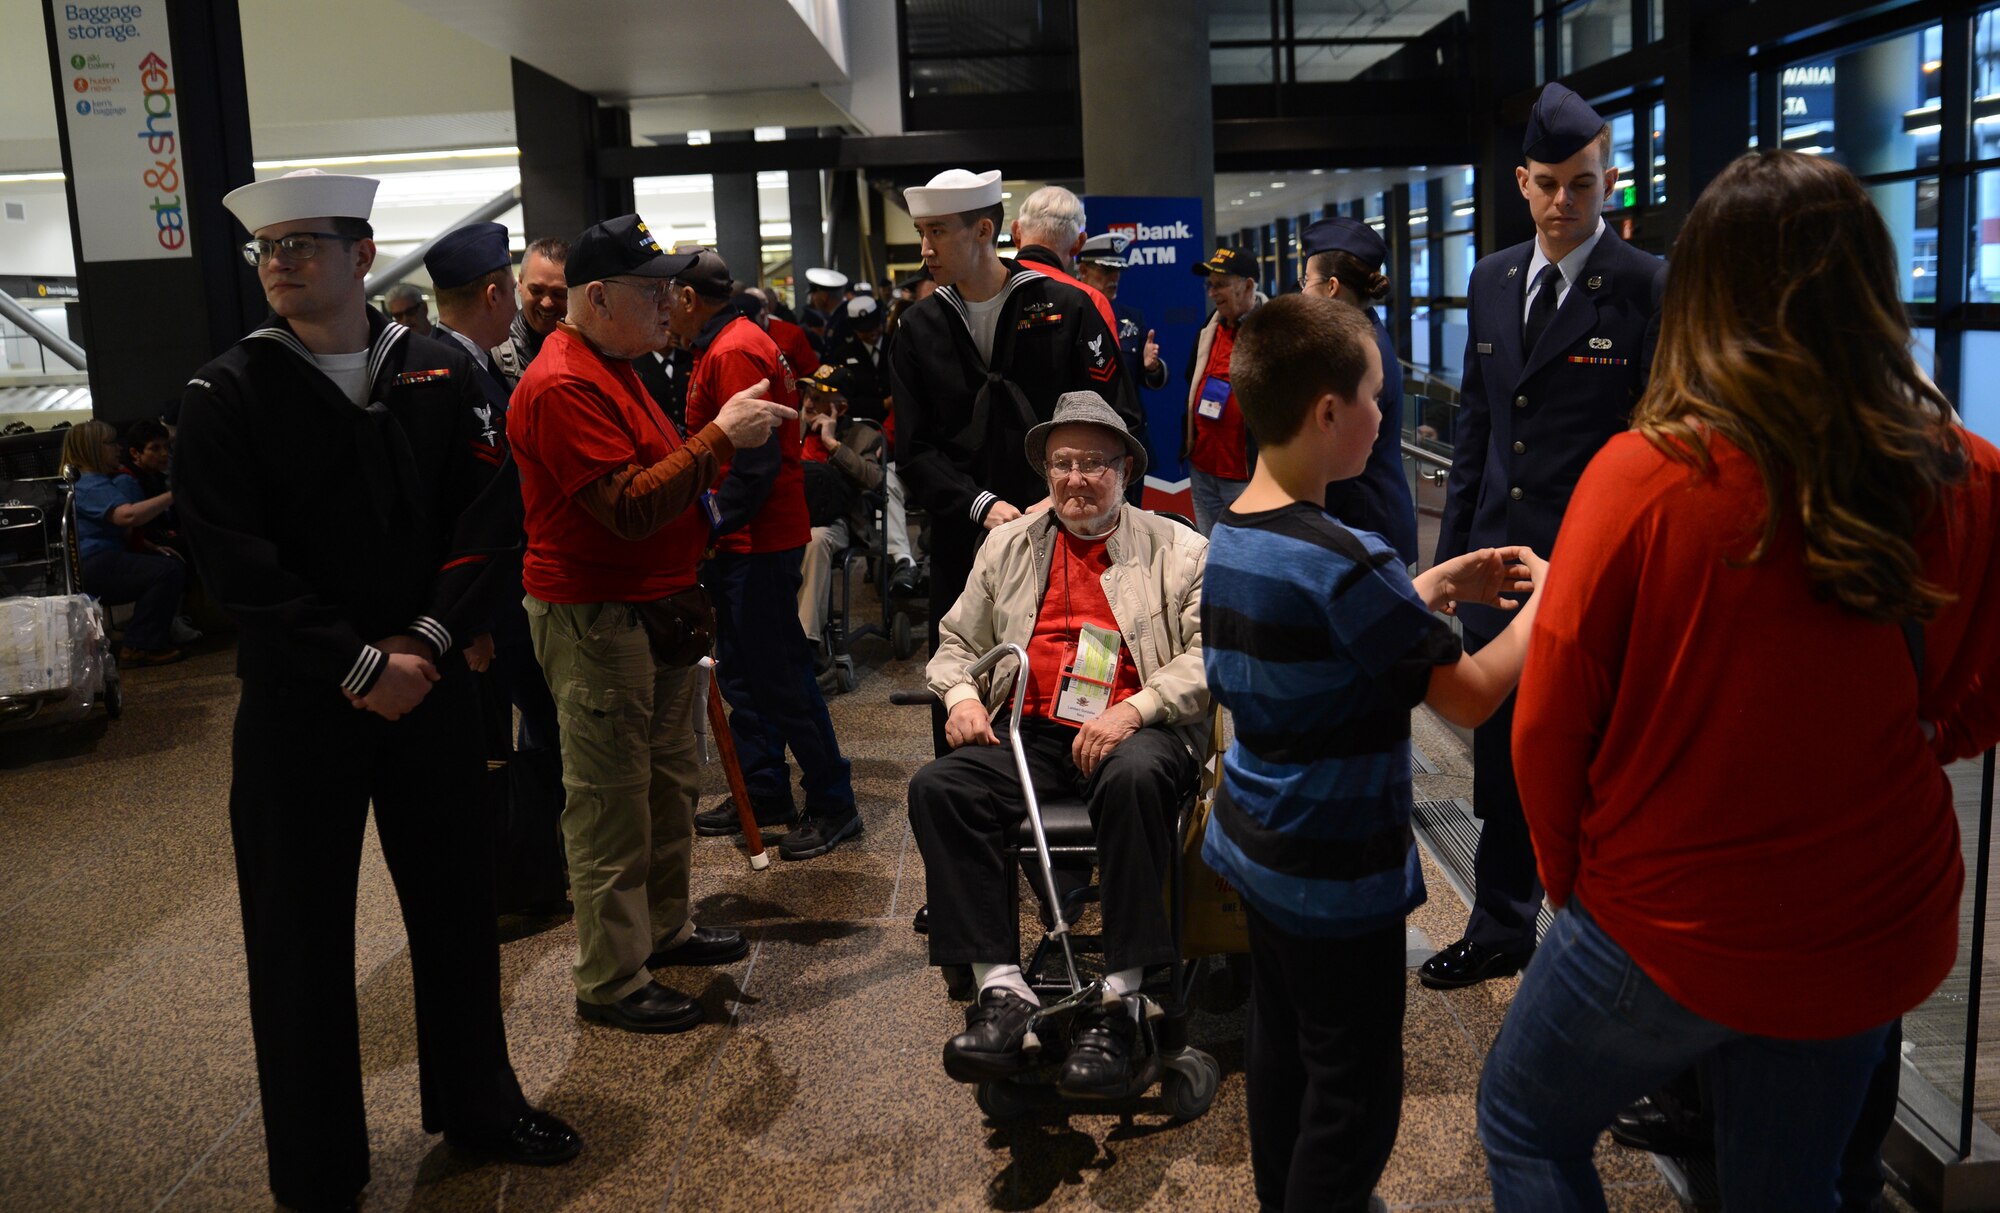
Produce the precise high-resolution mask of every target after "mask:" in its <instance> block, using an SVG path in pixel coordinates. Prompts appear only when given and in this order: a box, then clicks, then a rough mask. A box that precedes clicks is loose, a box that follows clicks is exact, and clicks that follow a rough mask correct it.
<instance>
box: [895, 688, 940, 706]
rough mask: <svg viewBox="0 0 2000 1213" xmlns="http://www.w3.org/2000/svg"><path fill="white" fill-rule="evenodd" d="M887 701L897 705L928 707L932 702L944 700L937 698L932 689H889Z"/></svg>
mask: <svg viewBox="0 0 2000 1213" xmlns="http://www.w3.org/2000/svg"><path fill="white" fill-rule="evenodd" d="M889 702H890V703H893V704H895V705H897V706H898V707H905V708H910V707H929V706H931V705H932V704H936V703H942V702H944V701H943V700H941V699H939V698H938V697H937V694H936V692H933V691H891V692H889Z"/></svg>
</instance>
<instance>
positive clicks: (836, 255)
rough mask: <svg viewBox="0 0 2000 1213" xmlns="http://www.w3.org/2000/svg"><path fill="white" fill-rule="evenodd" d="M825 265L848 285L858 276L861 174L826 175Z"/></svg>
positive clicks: (842, 171)
mask: <svg viewBox="0 0 2000 1213" xmlns="http://www.w3.org/2000/svg"><path fill="white" fill-rule="evenodd" d="M826 207H827V229H828V230H827V261H826V263H827V265H829V266H831V267H832V268H834V269H837V270H839V271H840V272H841V273H843V274H846V275H847V277H848V280H849V281H853V279H854V277H855V275H857V274H859V273H860V272H861V174H860V173H859V172H857V171H856V170H854V169H846V168H843V169H834V170H833V171H832V173H830V174H829V175H828V190H827V204H826Z"/></svg>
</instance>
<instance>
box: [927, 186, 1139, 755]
mask: <svg viewBox="0 0 2000 1213" xmlns="http://www.w3.org/2000/svg"><path fill="white" fill-rule="evenodd" d="M958 179H963V180H964V181H965V182H971V181H972V180H973V178H972V174H970V173H966V172H964V171H963V170H950V171H948V172H946V173H942V174H939V176H938V177H936V178H934V179H933V180H932V183H931V184H930V185H929V186H926V187H917V188H912V189H910V190H907V191H905V196H906V199H907V201H908V202H909V205H910V214H911V217H912V218H916V219H923V218H930V217H934V216H937V215H944V214H961V213H964V212H966V211H973V210H979V209H981V208H982V207H986V206H990V205H992V204H994V203H997V202H999V201H1000V177H999V174H998V173H997V172H988V173H985V174H982V175H981V176H980V177H979V178H978V182H977V184H976V185H973V184H963V185H961V184H956V182H957V181H958ZM944 182H953V184H940V183H944ZM939 207H943V208H946V209H937V208H939ZM1000 264H1001V265H1002V266H1003V267H1005V269H1006V273H1007V278H1006V281H1005V282H1004V283H1003V284H1002V286H1001V287H1000V295H999V299H1000V309H999V315H998V317H997V319H996V321H995V328H994V334H993V347H992V357H991V359H990V361H989V359H988V358H987V357H985V356H984V355H982V354H981V353H980V351H979V345H978V343H977V342H976V341H975V340H974V338H973V335H972V327H971V326H972V321H971V319H970V316H969V314H968V311H967V306H966V303H965V301H964V300H963V299H961V298H960V297H959V293H958V289H957V288H956V287H954V286H941V287H939V288H938V289H937V290H936V291H934V292H932V293H931V294H930V295H929V296H928V297H926V298H924V299H922V300H920V301H918V302H917V303H915V304H913V305H911V307H910V308H909V310H908V311H906V312H904V313H903V318H902V320H901V321H900V322H899V324H898V328H897V331H896V340H895V342H894V343H893V345H892V347H891V349H890V351H889V382H890V385H891V394H892V395H893V396H894V398H895V410H896V449H895V465H896V469H897V474H898V475H899V476H901V478H902V480H903V483H904V485H905V487H906V491H907V493H908V496H909V499H910V500H911V501H914V502H915V503H916V504H918V505H920V506H922V507H923V508H924V509H926V510H928V511H929V513H930V528H931V578H930V624H929V630H930V641H931V646H932V647H933V648H935V647H936V646H937V639H938V624H939V622H940V621H942V620H943V619H944V616H945V612H946V611H948V610H950V609H951V606H952V604H953V603H955V602H957V601H958V596H959V593H960V592H961V591H962V590H964V589H965V579H966V577H967V576H968V575H969V574H970V573H971V572H972V557H973V553H974V552H976V551H977V550H978V548H979V544H980V541H981V540H982V539H983V538H984V535H985V531H984V520H985V517H986V511H987V510H988V509H990V508H992V505H993V503H994V502H996V501H1007V502H1010V503H1012V504H1013V505H1014V506H1016V507H1017V508H1020V509H1026V508H1027V507H1028V506H1030V505H1032V504H1034V503H1035V502H1037V501H1040V500H1041V499H1042V498H1043V497H1046V496H1048V492H1049V485H1048V480H1047V479H1046V477H1045V476H1044V475H1043V472H1042V469H1040V468H1038V467H1035V466H1034V465H1032V464H1030V463H1029V462H1028V457H1027V454H1026V452H1025V448H1024V446H1023V443H1025V442H1026V441H1027V436H1028V431H1029V430H1031V429H1033V428H1034V427H1035V426H1037V425H1039V424H1041V423H1042V422H1044V421H1047V420H1048V419H1049V418H1050V417H1052V416H1054V415H1055V406H1056V399H1057V397H1059V396H1061V395H1062V394H1063V393H1065V392H1073V391H1092V392H1096V393H1097V394H1098V395H1100V396H1102V397H1104V398H1105V399H1106V400H1107V401H1109V402H1110V403H1111V405H1112V407H1113V408H1115V409H1116V410H1117V411H1118V415H1119V416H1120V417H1122V418H1124V419H1125V422H1126V425H1127V427H1128V428H1136V426H1137V423H1138V419H1139V401H1138V396H1137V395H1136V394H1135V393H1134V391H1133V388H1132V383H1131V380H1130V379H1129V378H1128V377H1127V376H1126V374H1125V368H1124V364H1123V363H1122V362H1121V361H1120V360H1119V357H1118V341H1117V337H1116V335H1115V334H1114V333H1112V332H1111V330H1110V329H1109V328H1108V327H1106V325H1105V323H1104V319H1103V317H1101V316H1100V315H1098V312H1097V307H1096V305H1095V304H1094V303H1092V302H1091V299H1090V296H1089V295H1087V294H1085V293H1084V291H1083V290H1082V288H1080V287H1077V286H1074V285H1072V284H1070V283H1067V282H1058V281H1056V280H1055V279H1053V278H1051V277H1049V276H1048V275H1047V274H1044V273H1042V272H1041V271H1040V270H1038V269H1036V268H1034V267H1033V266H1031V265H1023V264H1022V263H1020V262H1019V261H1013V260H1002V261H1001V262H1000ZM932 731H933V733H934V737H933V741H934V742H935V743H936V745H937V747H938V749H937V752H938V753H940V754H942V753H945V752H946V749H947V748H948V747H946V746H945V744H944V728H943V714H942V712H937V713H934V714H933V730H932Z"/></svg>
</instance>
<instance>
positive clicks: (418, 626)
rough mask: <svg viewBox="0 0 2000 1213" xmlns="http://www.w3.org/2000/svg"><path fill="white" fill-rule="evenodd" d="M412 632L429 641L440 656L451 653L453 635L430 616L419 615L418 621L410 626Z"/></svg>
mask: <svg viewBox="0 0 2000 1213" xmlns="http://www.w3.org/2000/svg"><path fill="white" fill-rule="evenodd" d="M410 630H411V631H412V632H415V633H416V634H417V635H418V636H421V637H423V638H424V639H425V640H427V641H429V642H430V645H431V647H432V648H434V649H436V650H437V651H438V656H440V657H442V656H444V655H445V654H446V653H449V652H450V651H451V633H450V632H449V631H447V630H445V626H444V625H443V624H441V623H439V622H438V621H437V620H435V619H432V618H431V617H430V616H429V615H419V616H418V617H417V621H416V622H415V623H413V624H411V625H410Z"/></svg>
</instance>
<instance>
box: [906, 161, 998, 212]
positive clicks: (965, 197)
mask: <svg viewBox="0 0 2000 1213" xmlns="http://www.w3.org/2000/svg"><path fill="white" fill-rule="evenodd" d="M999 201H1000V170H999V169H997V168H994V169H987V170H986V171H985V172H983V173H974V172H969V171H967V170H965V169H962V168H948V169H946V170H945V171H943V172H942V173H939V174H938V175H937V176H935V177H932V178H931V179H930V184H928V185H913V186H911V187H910V188H909V189H906V190H904V191H903V202H904V204H905V206H906V207H907V208H908V210H909V212H910V218H912V219H936V218H937V217H939V216H940V215H961V214H964V213H965V212H966V211H976V210H981V209H983V208H985V207H989V206H993V205H994V204H996V203H998V202H999Z"/></svg>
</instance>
